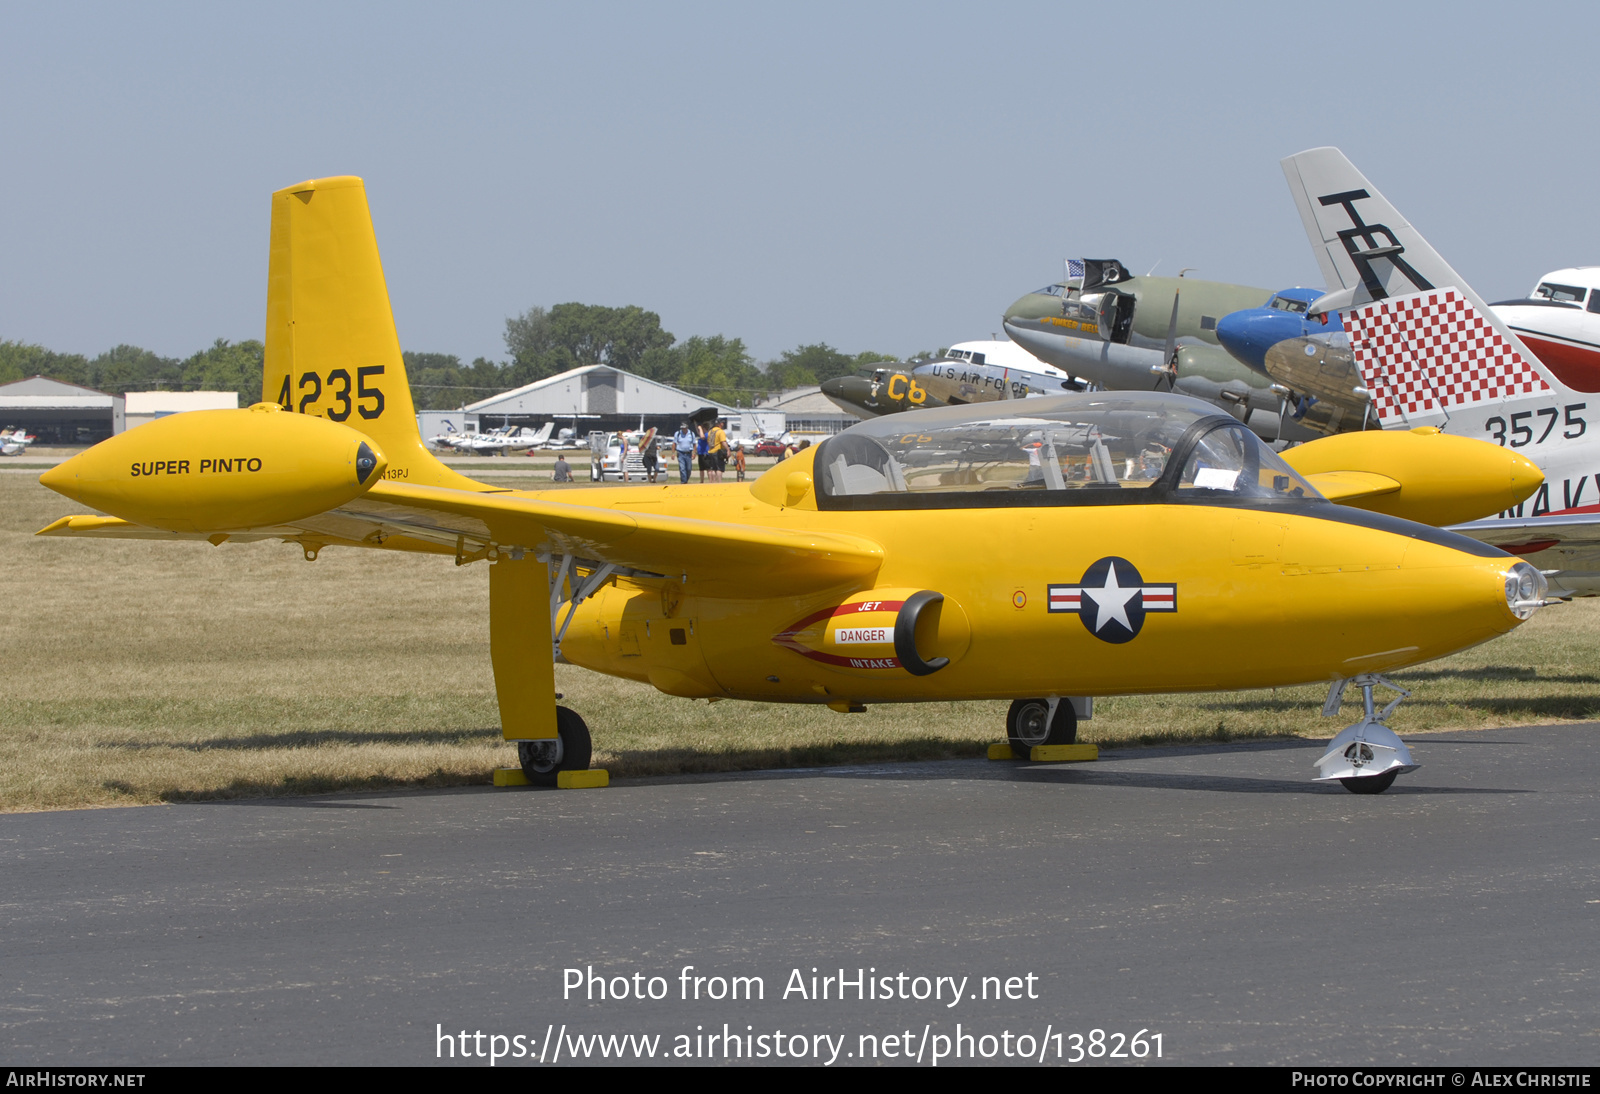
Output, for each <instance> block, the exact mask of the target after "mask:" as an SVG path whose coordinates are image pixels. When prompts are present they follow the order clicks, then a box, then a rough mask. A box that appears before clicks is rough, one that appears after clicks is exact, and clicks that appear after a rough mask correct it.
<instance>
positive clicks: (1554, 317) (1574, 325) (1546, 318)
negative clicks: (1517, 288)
mask: <svg viewBox="0 0 1600 1094" xmlns="http://www.w3.org/2000/svg"><path fill="white" fill-rule="evenodd" d="M1489 306H1490V307H1491V308H1493V309H1494V312H1495V314H1496V315H1498V316H1499V317H1500V318H1501V319H1503V320H1505V323H1506V325H1507V326H1508V327H1510V328H1511V329H1512V330H1514V331H1516V333H1517V335H1518V337H1520V338H1521V339H1522V342H1523V344H1524V345H1526V346H1527V347H1528V348H1529V349H1531V350H1532V351H1533V352H1534V353H1535V354H1536V355H1537V356H1538V358H1539V360H1540V361H1542V362H1543V363H1544V365H1545V367H1546V368H1548V369H1549V370H1550V371H1551V372H1553V373H1555V375H1556V378H1557V379H1559V380H1560V381H1561V382H1562V383H1563V384H1565V385H1566V386H1567V387H1569V388H1571V389H1572V390H1574V391H1582V392H1585V393H1586V394H1594V393H1596V392H1600V266H1578V267H1573V268H1569V269H1565V270H1554V271H1552V272H1550V273H1547V274H1545V275H1544V276H1543V277H1541V278H1540V279H1539V283H1538V284H1537V285H1535V286H1534V288H1533V292H1531V293H1530V294H1528V296H1527V298H1526V299H1521V300H1502V301H1500V302H1499V303H1497V304H1491V305H1489Z"/></svg>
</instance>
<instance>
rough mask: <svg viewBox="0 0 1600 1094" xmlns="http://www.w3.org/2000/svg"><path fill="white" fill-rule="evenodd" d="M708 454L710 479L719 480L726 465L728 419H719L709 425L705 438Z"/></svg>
mask: <svg viewBox="0 0 1600 1094" xmlns="http://www.w3.org/2000/svg"><path fill="white" fill-rule="evenodd" d="M706 446H707V448H708V449H709V452H708V454H709V455H710V457H711V467H710V471H711V481H712V482H721V481H722V472H723V471H724V470H725V469H726V468H727V466H728V421H727V419H726V418H723V419H720V420H719V421H718V422H717V424H716V425H713V426H712V427H711V435H710V436H709V437H708V438H707V439H706Z"/></svg>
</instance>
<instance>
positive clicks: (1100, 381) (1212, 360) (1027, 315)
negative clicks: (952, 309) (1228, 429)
mask: <svg viewBox="0 0 1600 1094" xmlns="http://www.w3.org/2000/svg"><path fill="white" fill-rule="evenodd" d="M1082 266H1083V269H1084V272H1083V274H1082V276H1081V278H1078V277H1076V276H1075V277H1073V278H1069V279H1068V280H1066V281H1061V282H1057V283H1055V284H1053V285H1046V286H1045V287H1044V288H1042V289H1039V290H1037V291H1035V292H1031V293H1027V294H1026V295H1024V296H1023V297H1021V298H1020V299H1019V300H1017V301H1016V302H1015V303H1014V304H1012V305H1011V307H1010V308H1008V309H1006V314H1005V326H1006V333H1007V334H1009V335H1010V336H1011V338H1012V339H1013V340H1014V341H1015V342H1016V343H1017V344H1018V345H1020V346H1022V347H1023V348H1024V349H1026V350H1027V351H1028V352H1029V353H1031V354H1033V355H1034V356H1035V357H1037V358H1039V359H1040V360H1041V361H1047V362H1049V363H1050V364H1052V365H1055V366H1056V367H1057V368H1060V369H1064V370H1067V371H1070V372H1072V373H1073V374H1074V375H1076V376H1080V377H1083V378H1084V379H1086V380H1088V381H1090V382H1091V383H1093V384H1095V385H1096V386H1098V387H1101V388H1104V389H1106V390H1110V391H1149V390H1152V389H1155V390H1163V391H1179V392H1182V393H1183V394H1185V395H1193V396H1194V397H1196V398H1199V399H1205V400H1206V401H1208V402H1210V403H1213V404H1214V405H1216V406H1219V407H1221V408H1222V409H1224V410H1226V411H1227V412H1228V413H1230V414H1232V415H1234V416H1235V417H1237V418H1239V420H1241V421H1243V422H1244V423H1245V424H1246V425H1248V426H1249V427H1250V428H1251V429H1253V430H1254V431H1255V432H1256V433H1257V434H1258V435H1259V436H1261V437H1263V438H1265V439H1266V440H1278V439H1283V440H1290V441H1304V440H1310V439H1312V438H1313V437H1317V436H1321V435H1322V432H1321V431H1319V430H1318V429H1316V428H1313V426H1314V425H1315V423H1314V422H1313V423H1310V424H1307V423H1303V422H1301V421H1300V420H1297V419H1296V418H1294V417H1293V413H1294V409H1295V408H1292V407H1290V406H1288V405H1287V404H1286V403H1285V401H1284V399H1283V398H1282V397H1281V396H1280V395H1279V394H1278V393H1277V392H1275V391H1273V389H1272V381H1271V380H1270V379H1268V378H1267V377H1265V376H1262V375H1260V374H1259V373H1257V372H1254V371H1252V370H1251V369H1248V368H1244V367H1242V366H1241V365H1240V364H1239V363H1238V362H1237V361H1235V360H1234V359H1233V358H1232V357H1231V356H1229V354H1228V353H1227V351H1226V350H1224V349H1223V348H1222V347H1221V346H1219V345H1218V344H1217V336H1216V325H1217V320H1218V319H1219V318H1221V317H1222V316H1224V315H1228V314H1229V313H1231V312H1235V311H1238V310H1240V309H1241V308H1252V307H1255V306H1257V305H1259V304H1260V303H1262V301H1264V300H1266V299H1267V298H1268V297H1269V296H1271V295H1272V294H1271V293H1270V292H1269V291H1268V290H1266V289H1255V288H1251V287H1249V286H1248V285H1229V284H1224V283H1222V282H1218V281H1202V280H1199V279H1197V278H1189V277H1183V276H1181V275H1180V276H1179V277H1149V276H1145V277H1135V276H1133V275H1132V274H1130V273H1129V272H1128V270H1127V267H1125V266H1123V264H1122V263H1121V262H1117V261H1115V260H1112V259H1084V260H1083V262H1082Z"/></svg>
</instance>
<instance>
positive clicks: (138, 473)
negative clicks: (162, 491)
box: [129, 456, 261, 479]
mask: <svg viewBox="0 0 1600 1094" xmlns="http://www.w3.org/2000/svg"><path fill="white" fill-rule="evenodd" d="M193 462H194V461H192V460H145V461H143V462H142V463H134V464H130V465H129V471H130V472H131V473H132V476H133V477H134V478H136V479H138V478H154V477H155V476H157V475H187V474H189V466H190V464H191V463H193ZM199 463H200V469H199V471H197V472H196V474H200V475H207V474H216V475H227V474H237V473H239V472H241V471H260V470H261V458H260V457H259V456H232V457H227V458H217V459H204V460H201V461H199Z"/></svg>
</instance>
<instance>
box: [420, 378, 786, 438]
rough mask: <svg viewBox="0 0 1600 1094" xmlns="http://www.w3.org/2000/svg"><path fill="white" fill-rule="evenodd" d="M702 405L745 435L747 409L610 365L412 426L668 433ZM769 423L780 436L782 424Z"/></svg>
mask: <svg viewBox="0 0 1600 1094" xmlns="http://www.w3.org/2000/svg"><path fill="white" fill-rule="evenodd" d="M706 407H711V408H713V409H715V410H716V412H717V415H718V416H719V417H724V418H727V419H728V427H729V432H731V433H733V434H734V435H736V436H737V435H739V434H740V433H741V432H742V431H744V432H748V430H742V429H741V427H742V425H743V422H742V418H743V416H744V415H745V414H748V413H749V412H748V411H744V410H741V409H739V408H738V407H733V406H728V405H727V404H725V403H719V402H717V401H716V400H715V399H708V398H707V397H706V396H704V395H696V394H694V393H693V392H688V391H683V390H681V389H679V388H675V387H673V386H672V385H670V384H663V383H661V382H660V381H659V380H649V379H646V378H645V377H643V376H638V375H635V374H634V373H631V372H627V371H625V370H623V369H620V368H615V367H613V366H611V365H585V366H583V367H582V368H575V369H569V370H568V371H566V372H560V373H557V374H556V375H554V376H547V377H545V378H544V379H543V380H535V381H534V382H533V383H531V384H524V385H523V386H522V387H519V388H514V389H513V390H511V391H505V392H501V393H500V394H499V395H491V396H490V397H489V398H487V399H480V400H478V401H477V402H475V403H468V404H467V405H466V406H465V407H462V408H461V409H460V410H424V411H421V412H420V413H418V415H417V425H418V427H419V428H420V429H421V431H422V435H423V436H424V437H431V436H433V435H434V434H435V433H439V432H442V431H443V428H444V422H445V421H446V420H449V421H450V422H451V423H452V424H453V425H455V426H458V427H459V428H461V429H463V430H465V431H467V432H469V433H472V432H477V431H479V430H486V429H495V428H498V427H501V426H510V427H512V428H513V429H515V428H517V427H518V426H527V427H529V428H531V429H538V428H539V427H540V426H542V425H543V424H544V423H546V422H549V421H554V422H555V423H556V428H557V429H568V428H570V429H572V430H573V431H574V432H575V434H576V435H577V436H578V437H580V438H581V437H584V436H585V435H587V434H588V433H590V432H594V431H602V432H607V433H612V432H620V431H623V430H629V429H638V428H639V423H640V422H641V421H642V422H643V423H644V426H645V428H649V427H651V426H654V427H655V428H656V430H657V431H659V432H663V433H668V434H670V433H672V432H674V431H675V430H677V428H678V423H679V422H681V421H683V420H684V419H685V418H687V417H688V416H689V415H691V414H693V413H694V412H695V411H697V410H703V409H705V408H706ZM751 424H752V425H754V424H755V423H751ZM774 424H776V425H777V427H778V431H779V432H781V431H782V429H783V423H782V422H781V421H777V422H776V423H774Z"/></svg>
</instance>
